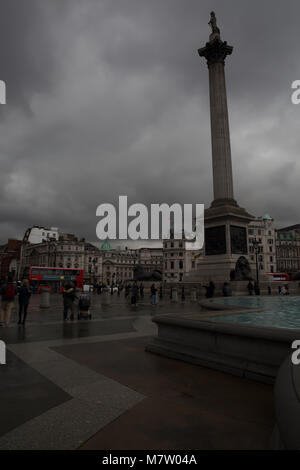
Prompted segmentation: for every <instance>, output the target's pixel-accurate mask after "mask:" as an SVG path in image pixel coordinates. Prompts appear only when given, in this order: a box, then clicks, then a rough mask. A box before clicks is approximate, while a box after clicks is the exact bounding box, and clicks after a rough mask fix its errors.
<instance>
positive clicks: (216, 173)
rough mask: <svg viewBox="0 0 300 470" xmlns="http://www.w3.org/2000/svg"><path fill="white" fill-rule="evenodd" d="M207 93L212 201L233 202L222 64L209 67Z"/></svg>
mask: <svg viewBox="0 0 300 470" xmlns="http://www.w3.org/2000/svg"><path fill="white" fill-rule="evenodd" d="M209 91H210V122H211V145H212V165H213V183H214V186H213V187H214V201H217V200H220V201H221V200H223V199H231V200H233V199H234V196H233V181H232V164H231V149H230V134H229V122H228V109H227V96H226V84H225V71H224V64H223V63H222V62H215V63H212V64H211V65H209Z"/></svg>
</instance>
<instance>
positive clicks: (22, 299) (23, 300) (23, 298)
mask: <svg viewBox="0 0 300 470" xmlns="http://www.w3.org/2000/svg"><path fill="white" fill-rule="evenodd" d="M30 297H31V289H30V285H29V281H28V279H24V280H23V282H22V285H21V287H20V288H19V321H18V325H25V322H26V318H27V309H28V305H29V301H30ZM22 316H23V320H22Z"/></svg>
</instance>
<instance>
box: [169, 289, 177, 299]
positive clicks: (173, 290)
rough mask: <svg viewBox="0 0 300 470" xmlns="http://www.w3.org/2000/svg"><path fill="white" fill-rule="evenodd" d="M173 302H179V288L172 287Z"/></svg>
mask: <svg viewBox="0 0 300 470" xmlns="http://www.w3.org/2000/svg"><path fill="white" fill-rule="evenodd" d="M171 302H178V292H177V289H176V288H174V289H172V299H171Z"/></svg>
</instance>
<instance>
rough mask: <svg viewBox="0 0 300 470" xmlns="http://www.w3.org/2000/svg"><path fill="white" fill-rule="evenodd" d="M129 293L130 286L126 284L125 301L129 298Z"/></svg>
mask: <svg viewBox="0 0 300 470" xmlns="http://www.w3.org/2000/svg"><path fill="white" fill-rule="evenodd" d="M129 292H130V285H129V284H126V286H125V299H127V297H128V296H129Z"/></svg>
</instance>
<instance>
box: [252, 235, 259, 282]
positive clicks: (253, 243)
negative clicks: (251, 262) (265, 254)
mask: <svg viewBox="0 0 300 470" xmlns="http://www.w3.org/2000/svg"><path fill="white" fill-rule="evenodd" d="M252 245H253V248H254V252H255V262H256V281H257V282H258V253H259V241H258V240H256V238H254V239H253V240H252Z"/></svg>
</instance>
